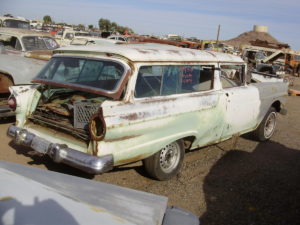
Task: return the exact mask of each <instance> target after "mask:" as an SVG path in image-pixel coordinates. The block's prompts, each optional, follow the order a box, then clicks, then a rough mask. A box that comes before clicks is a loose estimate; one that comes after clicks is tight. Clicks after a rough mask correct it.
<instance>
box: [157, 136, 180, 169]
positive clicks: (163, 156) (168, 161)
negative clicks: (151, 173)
mask: <svg viewBox="0 0 300 225" xmlns="http://www.w3.org/2000/svg"><path fill="white" fill-rule="evenodd" d="M179 159H180V146H179V145H178V143H177V142H173V143H172V144H169V145H167V146H166V147H164V148H163V149H161V152H160V167H161V169H162V170H163V171H164V172H165V173H170V172H172V171H173V170H174V169H175V168H176V167H177V165H178V163H179Z"/></svg>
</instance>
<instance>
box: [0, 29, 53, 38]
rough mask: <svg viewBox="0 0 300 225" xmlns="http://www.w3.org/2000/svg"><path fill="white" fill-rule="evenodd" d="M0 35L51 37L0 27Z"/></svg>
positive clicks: (34, 32)
mask: <svg viewBox="0 0 300 225" xmlns="http://www.w3.org/2000/svg"><path fill="white" fill-rule="evenodd" d="M0 33H2V34H8V35H14V36H19V37H21V36H47V37H52V35H51V34H50V33H46V32H39V31H33V30H28V29H20V28H6V27H0Z"/></svg>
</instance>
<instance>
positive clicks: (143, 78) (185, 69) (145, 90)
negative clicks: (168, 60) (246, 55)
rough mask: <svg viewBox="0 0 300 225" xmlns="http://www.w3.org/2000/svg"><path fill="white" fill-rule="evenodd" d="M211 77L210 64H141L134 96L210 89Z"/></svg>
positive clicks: (212, 72)
mask: <svg viewBox="0 0 300 225" xmlns="http://www.w3.org/2000/svg"><path fill="white" fill-rule="evenodd" d="M213 77H214V68H213V67H212V66H200V65H183V66H143V67H141V68H140V70H139V73H138V77H137V82H136V87H135V97H137V98H142V97H151V96H164V95H172V94H180V93H191V92H199V91H207V90H211V89H212V88H213Z"/></svg>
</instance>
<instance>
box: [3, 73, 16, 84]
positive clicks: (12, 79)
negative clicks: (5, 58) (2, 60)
mask: <svg viewBox="0 0 300 225" xmlns="http://www.w3.org/2000/svg"><path fill="white" fill-rule="evenodd" d="M1 75H3V76H6V77H8V78H9V79H10V80H11V81H12V82H13V84H14V83H15V82H14V78H13V77H12V76H11V75H10V74H9V73H6V72H3V71H0V76H1Z"/></svg>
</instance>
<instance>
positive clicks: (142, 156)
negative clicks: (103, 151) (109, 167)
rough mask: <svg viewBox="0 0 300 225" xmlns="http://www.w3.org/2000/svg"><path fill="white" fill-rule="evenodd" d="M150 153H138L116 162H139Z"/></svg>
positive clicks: (122, 163) (121, 163) (120, 163)
mask: <svg viewBox="0 0 300 225" xmlns="http://www.w3.org/2000/svg"><path fill="white" fill-rule="evenodd" d="M147 157H148V155H146V154H141V155H137V156H135V157H132V158H129V159H124V160H120V161H118V162H116V163H117V164H118V165H124V164H128V163H133V162H137V161H140V160H142V159H145V158H147Z"/></svg>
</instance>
